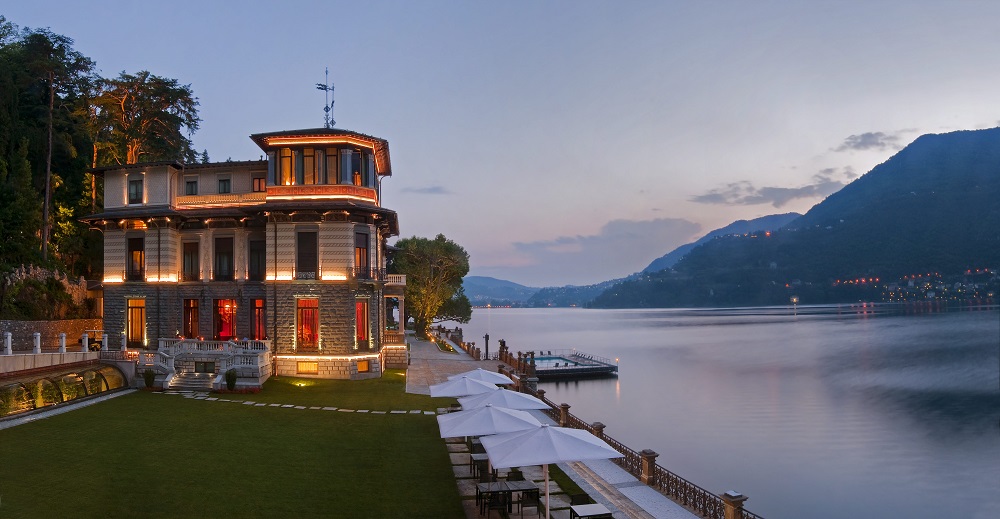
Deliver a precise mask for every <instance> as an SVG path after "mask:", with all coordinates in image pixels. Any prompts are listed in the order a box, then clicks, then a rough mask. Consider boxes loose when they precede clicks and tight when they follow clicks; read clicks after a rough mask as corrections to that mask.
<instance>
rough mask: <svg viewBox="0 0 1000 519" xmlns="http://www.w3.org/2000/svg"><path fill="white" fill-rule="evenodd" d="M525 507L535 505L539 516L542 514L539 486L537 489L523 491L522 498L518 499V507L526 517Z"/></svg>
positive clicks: (522, 515)
mask: <svg viewBox="0 0 1000 519" xmlns="http://www.w3.org/2000/svg"><path fill="white" fill-rule="evenodd" d="M525 507H527V508H531V507H534V508H535V511H536V512H537V513H538V516H539V517H541V516H542V499H541V495H540V494H539V491H538V489H537V488H536V489H535V490H525V491H523V492H521V499H519V500H518V501H517V509H518V511H520V512H521V517H524V508H525Z"/></svg>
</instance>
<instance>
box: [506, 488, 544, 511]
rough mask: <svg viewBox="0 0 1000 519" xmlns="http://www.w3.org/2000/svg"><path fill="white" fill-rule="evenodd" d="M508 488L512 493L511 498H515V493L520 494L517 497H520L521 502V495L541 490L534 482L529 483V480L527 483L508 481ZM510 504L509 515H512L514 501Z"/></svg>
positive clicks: (508, 506) (508, 507)
mask: <svg viewBox="0 0 1000 519" xmlns="http://www.w3.org/2000/svg"><path fill="white" fill-rule="evenodd" d="M507 488H508V489H509V490H510V492H511V494H512V495H511V497H513V493H514V492H517V493H518V494H517V496H518V501H519V502H520V501H521V499H522V497H521V494H522V493H523V492H525V491H529V490H536V491H537V490H539V488H538V485H536V484H535V482H534V481H527V480H525V481H507ZM508 503H509V504H508V505H507V513H510V512H512V511H513V509H514V506H513V505H514V503H513V500H510V501H508ZM519 506H520V505H519Z"/></svg>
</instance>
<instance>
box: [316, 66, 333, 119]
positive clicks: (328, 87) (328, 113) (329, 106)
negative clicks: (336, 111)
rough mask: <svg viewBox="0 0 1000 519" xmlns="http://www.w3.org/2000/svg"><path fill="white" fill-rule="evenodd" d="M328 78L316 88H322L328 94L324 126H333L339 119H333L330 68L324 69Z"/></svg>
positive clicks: (324, 107) (317, 84)
mask: <svg viewBox="0 0 1000 519" xmlns="http://www.w3.org/2000/svg"><path fill="white" fill-rule="evenodd" d="M324 71H325V73H326V80H325V81H324V82H323V83H316V90H322V91H323V92H324V93H325V94H326V104H324V105H323V112H325V113H324V114H323V126H324V127H325V128H333V127H334V125H336V124H337V121H334V120H333V84H332V83H330V69H329V68H328V67H327V68H325V69H324Z"/></svg>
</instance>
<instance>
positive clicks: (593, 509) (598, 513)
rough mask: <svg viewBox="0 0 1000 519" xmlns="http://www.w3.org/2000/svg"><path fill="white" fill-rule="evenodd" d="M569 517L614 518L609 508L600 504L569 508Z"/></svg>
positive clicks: (571, 518)
mask: <svg viewBox="0 0 1000 519" xmlns="http://www.w3.org/2000/svg"><path fill="white" fill-rule="evenodd" d="M569 517H570V519H575V518H577V517H612V516H611V510H608V507H606V506H604V505H602V504H600V503H593V504H589V505H573V506H571V507H569Z"/></svg>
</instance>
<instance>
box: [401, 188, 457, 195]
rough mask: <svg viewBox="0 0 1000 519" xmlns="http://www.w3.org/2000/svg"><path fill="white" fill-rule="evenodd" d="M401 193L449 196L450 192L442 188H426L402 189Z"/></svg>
mask: <svg viewBox="0 0 1000 519" xmlns="http://www.w3.org/2000/svg"><path fill="white" fill-rule="evenodd" d="M400 191H401V192H403V193H414V194H417V195H450V194H451V191H449V190H448V188H446V187H444V186H427V187H404V188H403V189H401V190H400Z"/></svg>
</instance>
